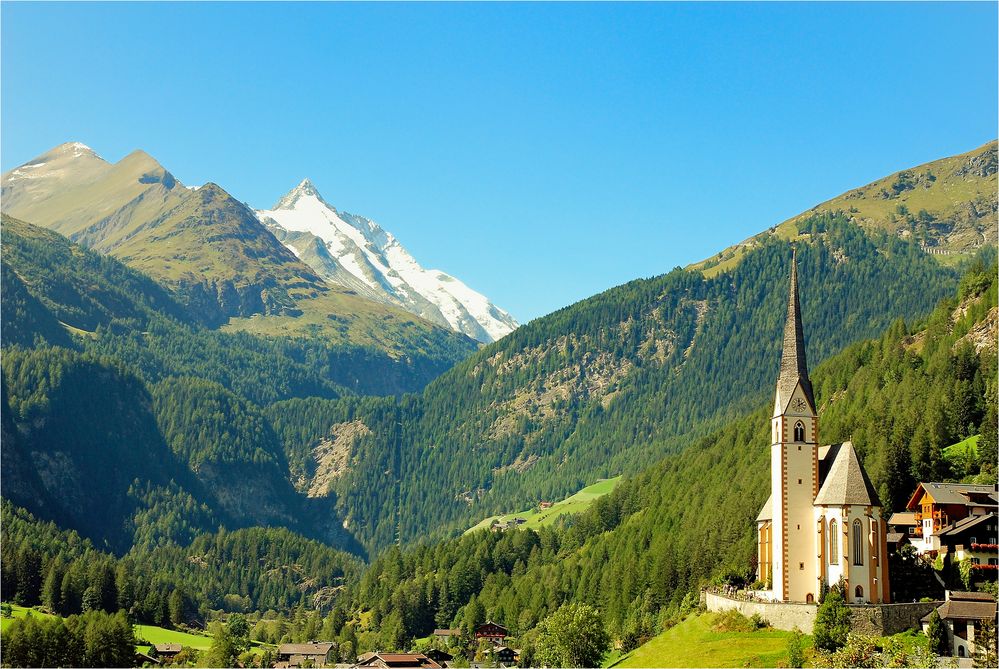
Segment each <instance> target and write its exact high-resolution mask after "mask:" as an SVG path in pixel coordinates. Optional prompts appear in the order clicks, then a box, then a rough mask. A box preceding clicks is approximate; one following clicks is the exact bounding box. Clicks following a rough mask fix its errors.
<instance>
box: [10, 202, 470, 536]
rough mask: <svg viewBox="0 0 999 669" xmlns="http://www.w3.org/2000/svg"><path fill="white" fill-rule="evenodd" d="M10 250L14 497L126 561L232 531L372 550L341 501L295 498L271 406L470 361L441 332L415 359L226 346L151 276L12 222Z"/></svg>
mask: <svg viewBox="0 0 999 669" xmlns="http://www.w3.org/2000/svg"><path fill="white" fill-rule="evenodd" d="M3 243H4V253H3V257H2V262H0V267H2V276H3V290H4V299H3V305H2V317H3V330H2V340H3V344H4V348H3V358H4V364H3V386H4V400H3V404H4V405H3V415H4V436H5V438H4V440H3V458H4V464H5V466H4V468H3V490H4V496H5V497H8V498H9V499H11V500H13V501H15V502H17V503H19V504H22V505H25V506H27V507H28V508H29V509H30V510H31V511H33V512H34V513H37V514H39V515H40V516H41V517H43V518H46V519H50V520H56V521H58V522H59V523H60V525H62V526H64V527H67V528H72V529H75V530H78V531H79V532H81V533H83V534H84V535H85V536H87V537H89V538H91V539H93V540H94V541H96V542H98V544H99V545H101V546H106V547H107V548H110V549H113V550H116V551H125V550H127V549H128V548H129V547H130V546H131V545H132V544H133V542H144V541H154V542H162V541H169V540H173V541H180V542H186V541H190V539H191V538H193V536H195V535H196V534H198V533H201V532H205V531H209V530H213V529H215V528H216V527H218V524H219V523H224V524H226V525H227V526H229V527H241V526H246V525H258V524H265V525H281V526H286V527H290V528H293V529H296V530H298V531H301V532H304V533H306V534H308V535H310V536H316V537H321V538H323V539H324V540H327V541H331V542H333V543H334V544H336V545H338V546H341V547H347V548H350V549H352V550H360V549H359V547H358V545H357V543H356V542H355V541H354V539H353V537H351V536H350V535H349V533H348V532H346V531H344V529H343V527H342V523H341V522H340V521H339V520H338V519H337V518H336V516H335V513H334V512H332V511H331V510H330V509H329V501H331V500H328V499H323V500H319V501H314V500H310V499H308V498H307V497H305V496H302V495H299V494H298V493H297V492H296V491H295V490H294V488H293V487H292V485H291V475H290V474H289V471H288V466H287V461H286V456H285V452H284V447H283V445H282V443H281V442H280V441H279V440H278V437H277V435H276V433H275V432H274V430H273V429H272V428H271V427H270V425H269V422H268V420H267V419H266V418H265V417H264V415H263V413H262V410H261V409H260V408H259V407H260V406H261V405H266V404H267V403H269V402H273V401H275V400H279V399H284V398H289V397H327V398H333V397H341V396H349V395H352V394H355V393H385V394H390V393H401V392H405V391H411V390H416V389H419V388H420V387H422V386H423V385H424V384H425V383H426V382H427V381H428V380H429V379H431V378H433V377H434V376H437V375H438V374H440V372H441V371H443V370H444V369H446V368H447V367H449V366H450V365H452V364H454V362H455V361H457V360H458V359H460V358H461V357H463V356H464V355H465V354H466V353H467V351H468V350H469V348H468V347H467V346H465V344H464V343H460V345H459V346H455V345H454V344H455V340H454V339H453V338H452V336H451V335H450V334H448V333H446V332H445V331H444V330H441V329H435V330H433V331H430V330H424V331H423V332H421V331H419V330H417V331H416V332H414V333H413V334H412V335H407V337H408V341H406V346H407V347H409V349H410V350H409V354H408V356H407V357H406V358H398V357H396V356H394V355H391V354H389V353H388V352H386V351H385V350H382V349H378V348H373V347H364V346H357V345H334V344H332V343H330V342H329V341H328V340H326V339H324V338H312V339H305V338H269V337H261V336H255V335H251V334H247V333H237V334H229V333H223V332H218V331H215V330H210V329H207V328H205V327H204V326H202V325H200V324H198V323H197V322H196V319H195V318H193V317H192V316H191V315H190V313H189V311H188V310H187V309H186V308H185V306H184V305H183V304H182V303H181V302H179V301H178V300H177V299H176V298H175V297H174V296H173V295H172V294H171V293H170V292H168V291H167V290H165V289H164V288H162V287H161V286H159V285H158V284H157V283H155V282H154V281H152V280H151V279H149V278H148V277H146V276H145V275H143V274H141V273H139V272H137V271H135V270H132V269H129V268H128V267H126V266H124V265H122V264H121V263H120V262H119V261H117V260H115V259H113V258H110V257H108V256H102V255H100V254H97V253H95V252H93V251H89V250H86V249H84V248H82V247H80V246H77V245H75V244H73V243H71V242H69V241H68V240H67V239H65V238H64V237H62V236H61V235H59V234H57V233H54V232H51V231H47V230H43V229H41V228H38V227H35V226H32V225H30V224H27V223H24V222H21V221H18V220H16V219H12V218H10V217H7V216H4V217H3ZM469 345H470V346H474V345H473V344H469ZM108 462H114V463H116V466H115V467H108V466H107V463H108ZM190 509H197V510H199V511H198V512H197V513H193V514H187V513H186V511H185V510H190Z"/></svg>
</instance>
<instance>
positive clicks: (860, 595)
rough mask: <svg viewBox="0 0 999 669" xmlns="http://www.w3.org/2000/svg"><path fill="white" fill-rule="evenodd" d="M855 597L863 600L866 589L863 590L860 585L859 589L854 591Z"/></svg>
mask: <svg viewBox="0 0 999 669" xmlns="http://www.w3.org/2000/svg"><path fill="white" fill-rule="evenodd" d="M853 595H854V596H855V597H856V598H857V599H863V598H864V588H863V586H860V585H858V586H857V589H856V590H854V591H853Z"/></svg>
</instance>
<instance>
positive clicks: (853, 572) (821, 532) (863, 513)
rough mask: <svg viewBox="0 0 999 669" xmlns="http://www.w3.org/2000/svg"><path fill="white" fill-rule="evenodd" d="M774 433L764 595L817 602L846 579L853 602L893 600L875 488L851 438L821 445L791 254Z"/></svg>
mask: <svg viewBox="0 0 999 669" xmlns="http://www.w3.org/2000/svg"><path fill="white" fill-rule="evenodd" d="M771 432H772V443H773V445H772V446H771V447H770V499H768V500H767V501H766V504H764V505H763V509H762V510H761V511H760V515H759V516H758V517H757V519H756V522H757V537H758V557H759V573H758V578H759V579H760V580H761V581H764V582H767V583H769V584H770V585H769V586H768V587H770V590H769V591H767V593H766V594H767V596H769V597H770V598H771V599H772V600H774V601H778V602H806V603H807V602H817V601H818V600H819V595H820V593H821V592H822V590H823V587H831V586H833V585H836V584H837V583H838V582H839V581H840V580H842V581H843V584H844V586H845V588H844V597H845V599H846V601H847V602H848V603H851V604H884V603H888V602H890V592H889V588H888V556H887V544H886V540H885V536H886V529H887V527H886V524H885V519H884V517H883V515H882V513H881V504H880V502H879V501H878V496H877V493H876V492H875V490H874V486H873V485H872V484H871V481H870V479H869V478H868V476H867V472H865V471H864V467H863V465H861V464H860V460H859V459H858V458H857V453H856V451H855V450H854V449H853V444H852V443H850V442H845V443H842V444H834V445H832V446H819V415H818V412H817V411H816V407H815V398H814V396H813V394H812V383H811V381H810V380H809V378H808V366H807V364H806V363H805V339H804V334H803V332H802V325H801V308H800V306H799V304H798V268H797V263H796V261H795V259H794V258H793V257H792V260H791V290H790V296H789V297H788V305H787V322H786V323H785V325H784V350H783V353H782V355H781V363H780V375H779V376H778V377H777V394H776V397H775V398H774V413H773V419H772V420H771Z"/></svg>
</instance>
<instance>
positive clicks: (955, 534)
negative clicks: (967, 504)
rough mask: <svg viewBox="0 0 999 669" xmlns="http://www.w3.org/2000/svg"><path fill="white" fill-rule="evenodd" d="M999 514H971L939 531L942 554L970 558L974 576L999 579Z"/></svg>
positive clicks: (956, 559) (956, 557)
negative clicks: (998, 577) (998, 529)
mask: <svg viewBox="0 0 999 669" xmlns="http://www.w3.org/2000/svg"><path fill="white" fill-rule="evenodd" d="M996 527H997V520H996V514H994V513H989V514H986V515H984V516H969V517H967V518H964V519H963V520H959V521H957V522H956V523H953V524H951V525H948V526H947V527H945V528H943V529H942V530H941V531H940V532H939V534H938V535H937V537H938V540H939V542H940V549H939V552H938V553H937V554H938V555H943V556H945V557H950V559H951V560H952V561H956V562H961V561H963V560H968V561H969V562H970V563H971V570H972V579H973V580H976V581H977V580H979V579H986V578H987V579H989V580H991V581H995V580H996V576H997V574H999V538H997V536H996Z"/></svg>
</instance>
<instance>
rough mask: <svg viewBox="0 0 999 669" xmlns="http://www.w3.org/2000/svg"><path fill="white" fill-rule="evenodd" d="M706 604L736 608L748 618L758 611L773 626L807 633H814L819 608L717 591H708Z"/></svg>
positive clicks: (713, 607) (712, 608)
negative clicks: (759, 599) (759, 600)
mask: <svg viewBox="0 0 999 669" xmlns="http://www.w3.org/2000/svg"><path fill="white" fill-rule="evenodd" d="M704 594H705V598H704V599H705V602H704V604H705V606H707V607H708V611H730V610H732V609H735V610H736V611H738V612H739V613H741V614H742V615H744V616H746V617H747V618H751V617H752V616H753V614H755V613H758V614H760V617H761V618H763V619H764V620H766V621H767V622H768V623H770V626H771V627H775V628H777V629H779V630H788V631H790V630H793V629H794V628H795V627H797V628H798V629H799V630H801V631H802V632H804V633H805V634H811V633H812V627H813V626H814V625H815V612H816V610H817V609H818V607H817V606H815V605H814V604H784V603H777V602H750V601H747V600H744V599H729V598H728V597H726V596H724V595H720V594H718V593H716V592H706V593H704Z"/></svg>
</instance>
